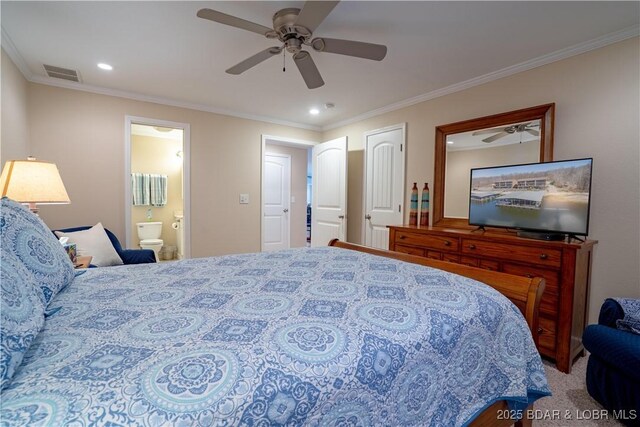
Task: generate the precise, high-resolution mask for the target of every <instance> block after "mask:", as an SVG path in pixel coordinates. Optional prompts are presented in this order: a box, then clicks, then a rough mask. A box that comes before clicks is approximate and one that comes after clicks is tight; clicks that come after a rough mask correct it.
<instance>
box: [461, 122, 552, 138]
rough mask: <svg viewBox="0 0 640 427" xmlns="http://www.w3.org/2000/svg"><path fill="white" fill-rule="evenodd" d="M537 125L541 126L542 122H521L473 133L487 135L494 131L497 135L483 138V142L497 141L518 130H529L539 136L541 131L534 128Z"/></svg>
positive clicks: (474, 134) (528, 131)
mask: <svg viewBox="0 0 640 427" xmlns="http://www.w3.org/2000/svg"><path fill="white" fill-rule="evenodd" d="M537 127H540V124H539V123H537V122H529V123H519V124H515V125H509V126H506V127H497V128H493V129H485V130H478V131H475V132H473V133H472V134H471V135H473V136H476V135H486V134H490V133H494V134H495V135H492V136H490V137H488V138H485V139H483V140H482V142H486V143H491V142H493V141H496V140H498V139H500V138H504V137H505V136H507V135H511V134H513V133H516V132H518V133H522V132H527V133H530V134H531V135H534V136H538V135H540V132H539V131H537V130H536V129H534V128H537Z"/></svg>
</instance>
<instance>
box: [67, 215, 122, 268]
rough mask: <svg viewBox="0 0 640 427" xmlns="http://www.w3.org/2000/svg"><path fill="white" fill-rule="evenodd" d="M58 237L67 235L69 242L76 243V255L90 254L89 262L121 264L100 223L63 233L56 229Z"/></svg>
mask: <svg viewBox="0 0 640 427" xmlns="http://www.w3.org/2000/svg"><path fill="white" fill-rule="evenodd" d="M55 233H56V236H58V237H68V238H69V243H75V244H76V253H77V254H78V256H87V255H91V256H92V257H93V258H92V259H91V264H93V265H97V266H98V267H109V266H110V265H122V264H123V262H122V259H121V258H120V256H119V255H118V252H116V250H115V248H114V247H113V244H112V243H111V240H109V236H107V232H106V231H104V227H103V226H102V223H97V224H96V225H94V226H93V227H91V228H90V229H88V230H82V231H74V232H71V233H64V232H62V231H56V232H55Z"/></svg>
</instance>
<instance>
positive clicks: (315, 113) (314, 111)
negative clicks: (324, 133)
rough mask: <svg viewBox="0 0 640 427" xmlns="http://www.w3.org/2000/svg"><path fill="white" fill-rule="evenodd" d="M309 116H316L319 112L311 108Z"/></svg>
mask: <svg viewBox="0 0 640 427" xmlns="http://www.w3.org/2000/svg"><path fill="white" fill-rule="evenodd" d="M309 114H311V115H312V116H317V115H318V114H320V110H318V109H317V108H312V109H310V110H309Z"/></svg>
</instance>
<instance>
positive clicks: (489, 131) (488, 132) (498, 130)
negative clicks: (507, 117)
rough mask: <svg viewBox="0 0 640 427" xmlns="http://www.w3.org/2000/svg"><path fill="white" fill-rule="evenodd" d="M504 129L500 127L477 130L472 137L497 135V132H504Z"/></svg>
mask: <svg viewBox="0 0 640 427" xmlns="http://www.w3.org/2000/svg"><path fill="white" fill-rule="evenodd" d="M504 129H505V128H504V127H499V128H493V129H484V130H477V131H475V132H473V133H472V134H471V135H472V136H477V135H487V134H490V133H496V132H504Z"/></svg>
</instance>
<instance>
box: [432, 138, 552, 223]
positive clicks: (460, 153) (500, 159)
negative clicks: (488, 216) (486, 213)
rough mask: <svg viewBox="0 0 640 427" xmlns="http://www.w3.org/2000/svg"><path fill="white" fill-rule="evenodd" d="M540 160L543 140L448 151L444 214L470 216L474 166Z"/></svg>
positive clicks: (460, 216)
mask: <svg viewBox="0 0 640 427" xmlns="http://www.w3.org/2000/svg"><path fill="white" fill-rule="evenodd" d="M538 161H540V142H539V141H537V142H536V141H531V142H528V143H525V144H510V145H502V146H499V147H486V148H485V147H483V148H479V149H475V150H456V151H447V167H446V178H445V181H444V182H445V188H446V189H447V190H446V191H447V193H446V194H445V197H444V216H446V217H453V218H468V217H469V184H470V179H471V177H470V175H471V174H470V172H471V169H472V168H483V167H488V166H500V165H515V164H519V163H535V162H538Z"/></svg>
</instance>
